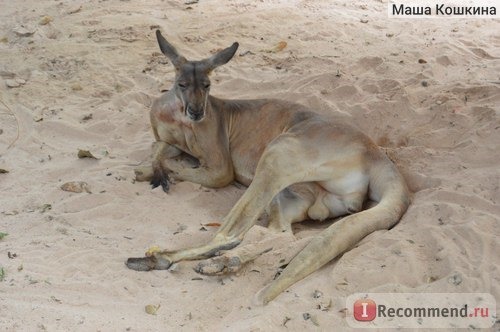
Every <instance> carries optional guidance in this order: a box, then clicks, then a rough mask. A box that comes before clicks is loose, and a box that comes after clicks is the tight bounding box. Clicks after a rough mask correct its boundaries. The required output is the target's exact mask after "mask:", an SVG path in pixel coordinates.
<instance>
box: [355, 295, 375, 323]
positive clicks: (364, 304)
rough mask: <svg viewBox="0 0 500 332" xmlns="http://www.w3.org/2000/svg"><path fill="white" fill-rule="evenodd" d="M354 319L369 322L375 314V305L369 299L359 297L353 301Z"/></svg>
mask: <svg viewBox="0 0 500 332" xmlns="http://www.w3.org/2000/svg"><path fill="white" fill-rule="evenodd" d="M353 312H354V319H355V320H357V321H361V322H369V321H372V320H374V319H375V317H376V316H377V305H376V304H375V302H374V301H373V300H370V299H359V300H357V301H356V302H354V308H353Z"/></svg>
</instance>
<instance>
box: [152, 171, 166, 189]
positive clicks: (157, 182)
mask: <svg viewBox="0 0 500 332" xmlns="http://www.w3.org/2000/svg"><path fill="white" fill-rule="evenodd" d="M150 183H151V186H152V187H153V189H154V188H156V187H158V186H161V187H162V188H163V191H164V192H166V193H168V191H169V189H170V178H169V176H168V174H167V173H166V172H164V171H163V170H161V171H156V170H155V172H154V174H153V177H152V178H151V182H150Z"/></svg>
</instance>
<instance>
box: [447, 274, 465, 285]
mask: <svg viewBox="0 0 500 332" xmlns="http://www.w3.org/2000/svg"><path fill="white" fill-rule="evenodd" d="M448 282H449V283H450V284H453V285H455V286H458V285H460V284H461V283H462V276H460V274H458V273H457V274H454V275H452V276H451V277H449V278H448Z"/></svg>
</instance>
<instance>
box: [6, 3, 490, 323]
mask: <svg viewBox="0 0 500 332" xmlns="http://www.w3.org/2000/svg"><path fill="white" fill-rule="evenodd" d="M0 9H1V10H0V18H1V19H0V60H1V61H0V76H1V77H0V97H1V101H2V102H1V104H0V168H1V169H4V170H7V171H8V173H3V174H0V190H1V198H0V232H5V233H8V236H6V237H4V238H3V239H2V240H0V267H1V268H2V269H3V271H4V277H3V281H2V282H0V329H2V330H6V331H35V330H48V331H124V330H126V331H155V330H163V331H165V330H179V329H183V330H206V331H214V330H224V329H226V330H231V331H236V330H241V331H249V330H252V331H268V330H285V329H288V330H290V331H294V330H307V329H320V330H331V329H333V328H335V329H345V328H346V326H347V323H346V321H345V318H344V315H345V310H344V307H345V298H346V297H347V296H348V295H350V294H352V293H356V292H385V291H407V292H486V293H491V294H493V295H494V296H495V297H496V298H497V299H498V298H500V297H499V295H500V288H499V285H500V283H499V279H500V274H499V263H500V259H499V255H498V253H499V252H500V248H499V234H500V231H499V227H498V225H499V221H500V207H499V205H500V189H499V184H500V171H499V164H500V153H499V151H500V121H499V111H500V60H499V59H500V35H499V31H500V22H499V21H498V20H496V21H495V20H491V19H419V20H417V19H413V20H403V19H388V18H387V9H386V3H384V2H379V1H354V2H349V4H343V2H342V1H326V0H325V1H319V0H318V1H312V0H305V1H284V0H282V1H279V0H274V1H238V0H236V1H203V0H201V1H200V2H199V3H195V4H190V5H187V4H184V3H183V1H179V2H178V1H159V0H144V1H119V0H108V1H105V0H99V1H97V0H90V1H68V0H60V1H59V0H58V1H22V0H16V1H1V2H0ZM158 27H159V28H161V30H162V31H163V34H164V35H165V36H167V38H168V39H169V41H171V42H172V43H173V44H174V45H176V46H177V48H178V49H179V50H180V51H181V52H182V53H183V54H184V55H185V56H186V57H188V58H192V59H198V58H203V57H206V56H207V55H209V54H210V52H213V51H215V50H218V49H221V48H223V47H227V46H229V45H230V44H231V43H232V42H233V41H239V43H240V45H241V46H240V49H239V51H238V53H237V55H236V56H235V58H234V59H233V60H232V61H231V62H230V63H229V64H227V65H226V66H223V67H221V68H219V69H218V70H217V71H216V72H215V73H214V75H213V79H212V81H213V85H212V93H213V94H214V95H216V96H219V97H226V98H259V97H277V98H283V99H288V100H292V101H296V102H300V103H303V104H305V105H308V106H310V107H311V108H312V109H314V110H315V111H317V112H319V113H323V114H330V113H338V114H339V115H340V116H341V117H343V118H345V119H346V120H347V121H351V122H353V123H355V124H356V125H358V126H359V127H360V128H361V129H362V130H363V131H364V132H366V133H367V134H368V135H369V136H371V137H372V138H373V139H374V140H375V141H376V142H377V143H378V144H380V145H381V146H383V147H384V148H385V149H386V151H387V153H388V155H389V156H390V157H391V158H392V159H393V160H394V161H395V162H396V163H397V165H398V167H399V168H400V169H401V171H402V173H403V174H404V176H405V177H406V179H407V182H408V184H409V187H410V188H411V190H412V192H413V203H412V205H411V206H410V208H409V210H408V212H407V213H406V215H405V216H404V217H403V219H402V220H401V222H400V223H399V224H398V225H397V226H396V227H395V228H394V229H392V230H390V231H384V232H377V233H375V234H372V235H370V236H369V237H368V238H366V239H365V240H364V241H362V243H361V244H360V245H359V246H357V247H356V248H355V249H353V250H351V251H349V252H348V253H346V254H344V255H343V256H342V257H341V258H340V259H338V260H336V261H333V262H331V263H330V264H328V265H327V266H325V267H324V268H322V269H321V270H320V271H318V272H316V273H314V274H313V275H311V276H309V277H307V278H306V279H304V280H303V281H301V282H299V283H297V284H296V285H294V286H293V287H291V288H290V289H289V290H288V291H287V292H285V293H283V294H282V295H281V296H279V297H278V298H277V299H276V300H275V301H273V302H272V303H270V304H269V305H267V306H266V307H257V306H254V305H253V304H252V298H253V296H254V294H255V293H256V292H257V291H258V290H259V289H261V288H262V287H263V286H264V285H266V284H267V283H268V282H269V281H270V280H271V279H272V277H273V276H274V274H275V273H276V269H277V267H278V265H279V260H280V257H281V256H282V255H283V253H284V252H286V251H287V250H289V249H288V247H287V246H288V245H290V243H286V242H283V243H275V250H274V251H273V252H270V253H267V254H264V255H263V256H261V257H260V258H258V259H257V260H255V261H254V262H253V263H251V264H250V265H249V266H247V267H246V268H245V269H244V270H243V271H241V273H239V274H237V275H231V276H227V277H223V278H218V277H202V278H201V279H200V276H199V275H197V274H196V273H195V272H194V271H193V269H192V268H193V266H194V264H195V263H194V262H186V263H180V264H178V265H177V266H176V267H175V269H174V270H173V271H155V272H151V273H138V272H135V271H131V270H128V269H127V268H126V267H125V265H124V260H125V259H126V258H127V257H129V256H140V255H142V254H143V253H144V251H145V250H146V249H147V248H148V247H150V246H151V245H154V244H156V245H160V246H162V247H167V248H172V249H174V248H180V247H184V246H188V245H193V244H199V243H203V242H204V241H207V240H208V239H209V238H210V237H211V236H212V234H213V233H214V232H215V229H214V227H206V228H207V230H206V231H203V230H200V228H201V224H204V223H208V222H213V221H218V220H221V218H222V217H223V216H224V215H225V214H226V213H227V212H228V210H229V209H230V208H231V206H232V205H233V204H234V203H235V201H236V200H237V199H238V197H239V196H240V195H241V194H242V192H243V189H239V188H236V187H235V186H229V187H227V188H224V189H218V190H213V189H207V188H202V187H201V186H199V185H196V184H191V183H180V184H177V185H176V186H175V187H173V189H172V191H171V193H170V194H169V195H166V194H165V193H163V192H162V191H161V189H159V188H157V189H154V190H152V189H151V188H150V186H149V185H148V184H146V183H134V182H135V181H134V173H133V168H134V166H135V165H138V164H140V163H143V162H145V161H147V159H148V156H149V153H150V145H151V143H152V141H153V136H152V133H151V130H150V124H149V115H148V109H149V105H150V103H151V101H152V99H154V98H155V97H157V96H158V95H159V94H160V90H161V89H164V88H168V87H169V85H170V84H171V83H172V79H173V68H172V67H171V65H170V64H169V63H168V61H167V60H166V58H165V57H163V55H161V54H160V53H159V49H158V47H157V44H156V41H155V38H154V30H155V29H156V28H158ZM282 41H284V42H286V43H287V46H286V47H285V48H284V49H283V50H281V51H278V52H273V50H275V47H276V45H278V43H280V42H282ZM78 149H84V150H90V151H91V152H92V153H93V154H94V155H95V156H96V157H97V158H98V160H95V159H78V157H77V152H78ZM68 181H85V182H86V183H88V186H89V191H90V193H87V192H83V193H71V192H66V191H63V190H61V189H60V186H61V185H62V184H63V183H65V182H68ZM329 224H330V223H328V222H326V223H323V224H319V225H318V224H311V223H303V224H300V225H298V226H297V227H296V228H295V231H296V236H297V238H299V239H304V238H307V237H310V236H313V235H314V234H316V233H317V232H318V231H320V230H321V229H322V228H324V227H327V226H328V225H329ZM256 230H257V231H258V230H259V229H258V228H256ZM254 232H255V230H254ZM292 245H293V244H292ZM316 290H318V291H320V292H321V293H317V294H320V296H319V297H318V298H315V297H313V293H314V292H315V291H316ZM330 301H331V306H328V304H329V303H330ZM148 304H151V305H160V307H159V309H158V311H157V313H156V315H149V314H147V313H146V312H145V309H144V308H145V306H146V305H148ZM304 313H309V314H310V315H311V316H312V317H313V318H312V319H309V320H305V319H304V318H303V314H304ZM285 322H286V323H285ZM497 327H498V326H497Z"/></svg>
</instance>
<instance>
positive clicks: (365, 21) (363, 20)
mask: <svg viewBox="0 0 500 332" xmlns="http://www.w3.org/2000/svg"><path fill="white" fill-rule="evenodd" d="M359 21H360V22H361V23H368V20H367V19H366V18H362V19H361V20H359Z"/></svg>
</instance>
